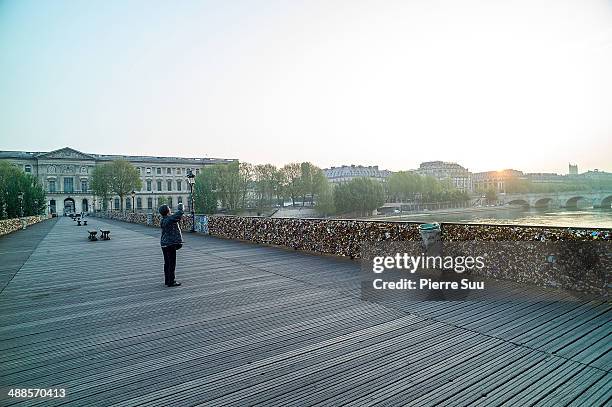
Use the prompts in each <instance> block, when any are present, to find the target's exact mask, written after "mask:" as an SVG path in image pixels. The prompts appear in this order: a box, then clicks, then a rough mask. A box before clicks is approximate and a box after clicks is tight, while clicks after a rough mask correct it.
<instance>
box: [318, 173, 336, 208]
mask: <svg viewBox="0 0 612 407" xmlns="http://www.w3.org/2000/svg"><path fill="white" fill-rule="evenodd" d="M315 211H316V212H317V214H319V215H320V216H330V215H334V214H335V213H336V206H335V205H334V192H333V187H332V186H331V185H330V183H329V182H328V181H327V178H325V182H322V183H321V189H320V191H319V195H318V198H317V203H316V205H315Z"/></svg>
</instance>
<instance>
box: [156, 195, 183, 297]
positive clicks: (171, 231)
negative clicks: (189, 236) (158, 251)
mask: <svg viewBox="0 0 612 407" xmlns="http://www.w3.org/2000/svg"><path fill="white" fill-rule="evenodd" d="M159 214H160V215H161V216H162V218H161V220H160V222H159V224H160V226H161V230H162V233H161V248H162V252H163V253H164V277H165V280H166V286H168V287H178V286H179V285H181V283H179V282H178V281H176V280H175V279H174V269H175V268H176V251H177V250H178V249H180V248H181V247H183V235H182V234H181V229H180V228H179V225H178V222H179V221H180V220H181V218H182V217H183V204H182V203H180V204H178V211H176V212H175V213H173V214H170V208H169V207H168V205H162V206H160V207H159Z"/></svg>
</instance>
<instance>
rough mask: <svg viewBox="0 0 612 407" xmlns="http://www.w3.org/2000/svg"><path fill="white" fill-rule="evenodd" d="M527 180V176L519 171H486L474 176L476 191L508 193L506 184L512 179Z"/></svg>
mask: <svg viewBox="0 0 612 407" xmlns="http://www.w3.org/2000/svg"><path fill="white" fill-rule="evenodd" d="M516 178H523V179H524V178H525V174H523V172H522V171H518V170H512V169H507V170H502V171H484V172H475V173H473V174H472V182H473V188H474V191H481V192H483V191H488V190H494V191H497V192H506V182H507V181H508V180H510V179H516Z"/></svg>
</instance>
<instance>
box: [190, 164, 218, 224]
mask: <svg viewBox="0 0 612 407" xmlns="http://www.w3.org/2000/svg"><path fill="white" fill-rule="evenodd" d="M217 181H218V179H217V169H216V167H215V166H206V167H204V168H202V170H201V172H200V175H198V176H197V177H196V180H195V185H194V186H193V200H194V204H195V210H196V212H201V213H205V214H212V213H215V212H216V211H217V201H218V200H219V198H218V195H217Z"/></svg>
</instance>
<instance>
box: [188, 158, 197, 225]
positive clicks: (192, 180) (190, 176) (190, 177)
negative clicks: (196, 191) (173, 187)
mask: <svg viewBox="0 0 612 407" xmlns="http://www.w3.org/2000/svg"><path fill="white" fill-rule="evenodd" d="M187 183H188V184H189V194H190V195H191V232H195V209H194V205H193V184H195V175H194V174H193V171H191V170H188V171H187Z"/></svg>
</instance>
